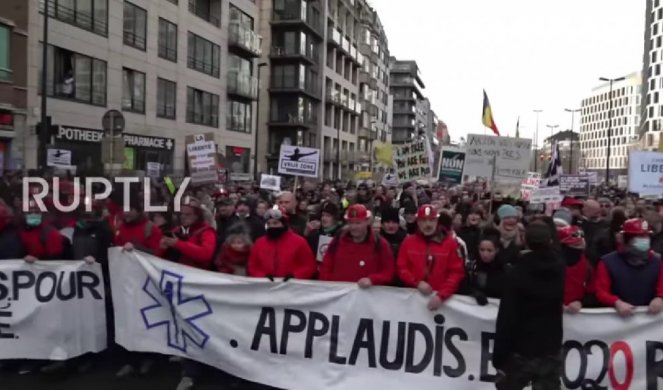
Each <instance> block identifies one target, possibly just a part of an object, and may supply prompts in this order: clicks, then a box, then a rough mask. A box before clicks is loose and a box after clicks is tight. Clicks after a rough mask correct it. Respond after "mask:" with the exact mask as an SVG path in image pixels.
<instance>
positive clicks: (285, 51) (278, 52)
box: [271, 46, 318, 63]
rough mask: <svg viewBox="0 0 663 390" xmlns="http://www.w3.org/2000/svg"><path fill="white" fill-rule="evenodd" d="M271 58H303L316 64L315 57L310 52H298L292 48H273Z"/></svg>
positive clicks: (305, 50)
mask: <svg viewBox="0 0 663 390" xmlns="http://www.w3.org/2000/svg"><path fill="white" fill-rule="evenodd" d="M271 55H272V57H300V56H301V57H305V58H307V59H309V60H311V61H312V62H314V63H317V62H318V58H317V55H316V54H315V53H314V52H313V51H312V50H307V49H306V48H305V49H303V50H299V49H298V48H294V47H282V46H274V47H272V51H271Z"/></svg>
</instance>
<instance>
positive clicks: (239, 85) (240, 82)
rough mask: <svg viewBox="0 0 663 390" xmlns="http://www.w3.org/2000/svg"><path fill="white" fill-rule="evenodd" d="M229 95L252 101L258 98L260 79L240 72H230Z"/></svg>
mask: <svg viewBox="0 0 663 390" xmlns="http://www.w3.org/2000/svg"><path fill="white" fill-rule="evenodd" d="M228 93H230V94H234V95H239V96H243V97H246V98H249V99H251V100H256V99H257V98H258V79H257V78H255V77H253V76H251V75H249V74H244V73H240V72H233V71H231V72H228Z"/></svg>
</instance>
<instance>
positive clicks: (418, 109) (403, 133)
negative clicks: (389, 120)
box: [390, 57, 430, 144]
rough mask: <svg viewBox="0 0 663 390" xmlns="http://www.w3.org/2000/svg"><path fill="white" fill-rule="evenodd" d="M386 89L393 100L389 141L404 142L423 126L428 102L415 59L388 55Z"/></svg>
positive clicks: (410, 138) (412, 137) (428, 106)
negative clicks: (391, 130) (388, 86)
mask: <svg viewBox="0 0 663 390" xmlns="http://www.w3.org/2000/svg"><path fill="white" fill-rule="evenodd" d="M390 63H391V68H390V72H391V77H390V91H391V94H392V95H393V99H394V107H393V132H392V142H393V143H395V144H398V143H405V142H408V141H410V140H412V139H414V137H415V136H417V135H419V130H421V129H425V127H426V124H427V123H428V120H427V116H428V111H429V110H430V102H428V101H427V100H426V99H425V98H424V94H423V92H422V91H423V89H424V88H425V85H424V82H423V81H422V79H421V72H420V71H419V66H418V65H417V63H416V61H399V60H397V59H396V57H391V59H390Z"/></svg>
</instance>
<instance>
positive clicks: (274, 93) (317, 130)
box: [258, 0, 391, 179]
mask: <svg viewBox="0 0 663 390" xmlns="http://www.w3.org/2000/svg"><path fill="white" fill-rule="evenodd" d="M259 8H260V28H259V33H260V34H261V35H262V36H263V37H264V45H265V47H269V48H270V49H269V50H266V52H268V53H264V54H263V58H262V59H261V62H264V63H265V64H268V65H269V66H267V67H266V68H265V70H264V71H263V72H264V73H261V79H260V80H261V81H260V83H261V88H260V107H259V112H260V119H259V123H258V129H259V133H258V134H259V136H258V157H259V159H258V160H259V161H258V167H260V166H261V165H262V164H264V165H265V167H266V168H267V170H268V171H272V172H276V171H277V170H278V167H277V163H278V155H279V149H280V146H281V144H282V143H286V144H287V143H290V144H293V145H294V144H296V145H301V146H308V147H314V148H320V149H321V151H322V161H321V163H322V168H321V170H320V172H321V177H322V178H326V179H331V178H339V177H347V176H348V175H349V174H350V173H351V172H353V171H359V170H368V169H370V168H371V165H372V158H371V156H372V152H371V150H372V147H373V143H374V141H376V140H383V142H387V141H388V136H389V133H390V124H389V122H390V118H391V115H390V102H391V101H390V99H389V89H388V82H389V77H388V60H387V59H388V58H389V55H388V48H387V38H386V35H385V33H384V29H383V27H382V25H381V23H380V20H379V18H378V16H377V13H376V12H375V11H374V10H373V9H372V8H371V7H370V6H369V5H368V4H367V3H366V2H365V1H364V0H262V1H259ZM264 74H266V76H265V75H264Z"/></svg>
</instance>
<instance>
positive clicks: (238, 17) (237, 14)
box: [230, 4, 253, 30]
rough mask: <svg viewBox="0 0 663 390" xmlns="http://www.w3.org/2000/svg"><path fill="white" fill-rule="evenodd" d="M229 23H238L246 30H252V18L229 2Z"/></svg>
mask: <svg viewBox="0 0 663 390" xmlns="http://www.w3.org/2000/svg"><path fill="white" fill-rule="evenodd" d="M230 23H231V24H233V23H235V24H239V25H240V26H242V27H244V28H246V29H248V30H253V18H252V17H250V16H249V15H248V14H246V13H244V12H243V11H242V10H241V9H239V8H237V7H235V6H234V5H232V4H230Z"/></svg>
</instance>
